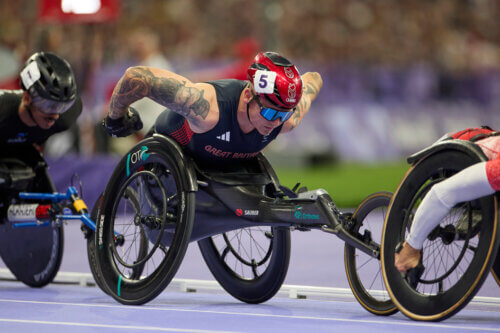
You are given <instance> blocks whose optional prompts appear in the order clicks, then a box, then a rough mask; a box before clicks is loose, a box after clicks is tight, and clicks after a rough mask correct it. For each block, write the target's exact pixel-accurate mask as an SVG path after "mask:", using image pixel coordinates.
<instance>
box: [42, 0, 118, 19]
mask: <svg viewBox="0 0 500 333" xmlns="http://www.w3.org/2000/svg"><path fill="white" fill-rule="evenodd" d="M120 8H121V0H84V1H82V0H39V1H38V20H39V21H40V22H51V23H54V22H57V23H103V22H109V21H113V20H116V19H117V18H118V16H119V15H120Z"/></svg>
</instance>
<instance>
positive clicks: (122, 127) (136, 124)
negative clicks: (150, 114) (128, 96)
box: [102, 107, 142, 137]
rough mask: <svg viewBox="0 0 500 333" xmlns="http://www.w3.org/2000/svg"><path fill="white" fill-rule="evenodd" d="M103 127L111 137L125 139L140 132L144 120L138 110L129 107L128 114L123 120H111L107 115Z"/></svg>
mask: <svg viewBox="0 0 500 333" xmlns="http://www.w3.org/2000/svg"><path fill="white" fill-rule="evenodd" d="M102 126H103V127H104V130H105V131H106V132H107V133H108V134H109V135H111V136H114V137H124V136H129V135H130V134H132V133H134V132H136V131H138V130H140V129H141V128H142V120H141V117H139V113H138V112H137V110H135V109H134V108H132V107H129V108H128V112H127V114H126V115H125V116H123V117H121V118H118V119H111V118H110V117H109V115H107V116H106V118H104V120H103V121H102Z"/></svg>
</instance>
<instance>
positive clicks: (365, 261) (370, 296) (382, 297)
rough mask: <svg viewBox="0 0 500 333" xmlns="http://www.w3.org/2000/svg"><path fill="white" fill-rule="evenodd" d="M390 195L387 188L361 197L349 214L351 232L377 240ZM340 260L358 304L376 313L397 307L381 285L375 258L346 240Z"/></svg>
mask: <svg viewBox="0 0 500 333" xmlns="http://www.w3.org/2000/svg"><path fill="white" fill-rule="evenodd" d="M391 197H392V193H390V192H378V193H374V194H372V195H370V196H368V197H367V198H366V199H364V200H363V201H362V202H361V204H359V206H358V207H357V208H356V210H355V211H354V213H353V215H352V221H354V222H355V223H354V224H353V226H352V232H353V233H358V234H361V235H365V237H366V238H367V239H369V240H371V241H372V242H375V243H377V244H380V240H381V238H382V227H383V225H384V220H385V217H386V214H387V208H388V206H389V202H390V201H391ZM344 263H345V270H346V274H347V280H348V281H349V286H350V287H351V290H352V292H353V294H354V296H355V297H356V299H357V300H358V302H359V303H360V304H361V306H363V307H364V308H365V309H366V310H368V311H369V312H371V313H373V314H376V315H380V316H388V315H391V314H393V313H396V312H397V311H398V309H397V308H396V306H395V305H394V303H393V302H392V301H391V298H390V296H389V293H388V292H387V290H386V288H385V285H384V279H383V277H382V267H381V265H380V259H379V258H374V257H372V256H370V255H368V254H366V253H364V252H363V251H361V250H358V249H356V248H355V247H353V246H350V245H348V244H347V243H346V245H345V248H344Z"/></svg>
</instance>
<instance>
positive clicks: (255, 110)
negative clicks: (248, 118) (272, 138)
mask: <svg viewBox="0 0 500 333" xmlns="http://www.w3.org/2000/svg"><path fill="white" fill-rule="evenodd" d="M250 108H251V109H252V114H253V117H252V123H253V125H254V126H255V128H256V129H257V131H258V132H259V133H260V134H261V135H269V134H271V132H272V131H273V130H274V129H275V128H276V127H278V126H280V125H281V124H282V121H281V118H276V119H274V120H267V119H266V118H264V117H263V116H262V115H261V111H262V109H264V108H272V109H275V110H278V111H290V110H286V109H280V108H276V107H275V106H273V105H271V103H269V102H268V101H266V100H264V99H263V98H260V97H259V96H256V97H255V99H253V100H252V102H251V103H250Z"/></svg>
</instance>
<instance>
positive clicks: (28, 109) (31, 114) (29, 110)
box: [24, 106, 38, 126]
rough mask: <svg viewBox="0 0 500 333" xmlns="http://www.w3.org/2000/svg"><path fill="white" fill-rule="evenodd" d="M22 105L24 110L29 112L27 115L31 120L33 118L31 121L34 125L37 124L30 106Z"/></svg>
mask: <svg viewBox="0 0 500 333" xmlns="http://www.w3.org/2000/svg"><path fill="white" fill-rule="evenodd" d="M24 107H25V108H26V110H27V111H28V114H29V116H30V118H31V120H33V122H34V123H35V125H36V126H38V123H37V122H36V120H35V117H33V113H31V108H30V107H28V106H24Z"/></svg>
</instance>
